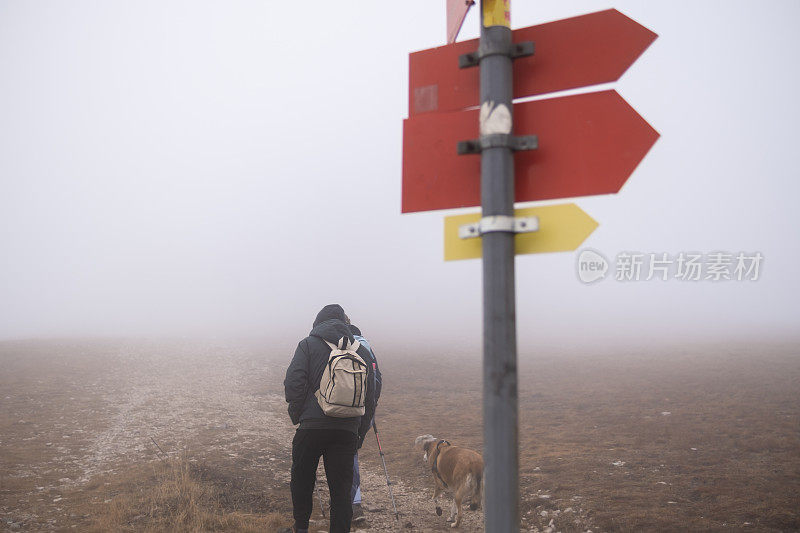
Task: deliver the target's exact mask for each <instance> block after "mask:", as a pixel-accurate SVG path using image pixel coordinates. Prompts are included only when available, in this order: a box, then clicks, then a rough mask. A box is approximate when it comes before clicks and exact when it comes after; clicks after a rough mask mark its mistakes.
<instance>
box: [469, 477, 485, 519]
mask: <svg viewBox="0 0 800 533" xmlns="http://www.w3.org/2000/svg"><path fill="white" fill-rule="evenodd" d="M468 482H469V483H470V485H472V498H470V503H469V508H470V510H472V511H474V510H475V509H477V508H478V506H481V507H483V472H477V473H476V474H475V475H474V476H473V475H472V474H469V479H468Z"/></svg>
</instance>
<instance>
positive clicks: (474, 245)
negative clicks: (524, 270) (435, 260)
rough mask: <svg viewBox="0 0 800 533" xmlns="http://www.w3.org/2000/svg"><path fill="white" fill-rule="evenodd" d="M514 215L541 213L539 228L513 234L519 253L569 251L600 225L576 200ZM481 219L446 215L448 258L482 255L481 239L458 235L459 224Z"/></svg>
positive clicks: (445, 234)
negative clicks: (463, 237) (572, 202)
mask: <svg viewBox="0 0 800 533" xmlns="http://www.w3.org/2000/svg"><path fill="white" fill-rule="evenodd" d="M514 216H515V217H539V230H538V231H534V232H531V233H518V234H517V235H516V236H515V237H514V244H515V252H516V254H517V255H521V254H541V253H545V252H570V251H572V250H574V249H576V248H577V247H578V246H580V245H581V243H582V242H583V241H585V240H586V238H587V237H589V235H591V234H592V232H593V231H594V230H595V228H597V226H598V225H599V224H598V223H597V221H595V220H594V219H593V218H592V217H590V216H589V215H587V214H586V212H585V211H584V210H583V209H581V208H580V207H578V206H577V205H575V204H560V205H547V206H542V207H529V208H526V209H515V210H514ZM480 219H481V214H480V213H470V214H468V215H455V216H450V217H445V219H444V260H445V261H454V260H458V259H474V258H477V257H481V256H482V255H483V249H482V245H481V239H479V238H473V239H461V238H459V236H458V228H459V226H463V225H464V224H474V223H476V222H478V221H479V220H480Z"/></svg>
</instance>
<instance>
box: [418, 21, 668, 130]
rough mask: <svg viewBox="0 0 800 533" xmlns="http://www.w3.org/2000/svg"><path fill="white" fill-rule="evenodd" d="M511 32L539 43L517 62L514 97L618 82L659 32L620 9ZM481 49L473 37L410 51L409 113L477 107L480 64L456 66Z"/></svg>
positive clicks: (516, 38)
mask: <svg viewBox="0 0 800 533" xmlns="http://www.w3.org/2000/svg"><path fill="white" fill-rule="evenodd" d="M511 33H512V40H513V42H514V43H520V42H523V41H533V42H534V43H535V46H536V53H535V54H534V55H532V56H526V57H520V58H518V59H516V60H515V61H514V64H513V72H514V80H513V97H514V98H523V97H526V96H534V95H537V94H547V93H552V92H556V91H563V90H566V89H574V88H577V87H586V86H589V85H597V84H599V83H611V82H614V81H617V80H618V79H619V78H620V77H621V76H622V74H624V73H625V71H626V70H628V67H630V66H631V65H632V64H633V63H634V62H635V61H636V59H637V58H638V57H639V56H640V55H641V54H642V53H643V52H644V51H645V50H646V49H647V47H648V46H650V43H652V42H653V41H654V40H655V39H656V37H657V35H656V34H655V33H653V32H651V31H650V30H648V29H647V28H645V27H644V26H641V25H640V24H638V23H637V22H635V21H633V20H631V19H629V18H628V17H626V16H625V15H623V14H622V13H620V12H619V11H617V10H615V9H609V10H606V11H600V12H597V13H590V14H588V15H582V16H579V17H573V18H568V19H564V20H558V21H555V22H548V23H547V24H540V25H538V26H530V27H528V28H521V29H518V30H514V31H513V32H511ZM477 49H478V40H477V39H473V40H471V41H462V42H460V43H455V44H450V45H446V46H440V47H438V48H430V49H428V50H423V51H421V52H415V53H413V54H410V55H409V61H408V66H409V74H408V78H409V94H408V96H409V101H408V114H409V116H410V117H413V116H415V115H417V114H419V113H426V112H431V111H457V110H459V109H465V108H467V107H474V106H477V105H478V104H479V98H478V71H477V69H459V68H456V66H457V65H458V61H459V57H460V56H461V55H463V54H471V53H474V52H475V51H476V50H477Z"/></svg>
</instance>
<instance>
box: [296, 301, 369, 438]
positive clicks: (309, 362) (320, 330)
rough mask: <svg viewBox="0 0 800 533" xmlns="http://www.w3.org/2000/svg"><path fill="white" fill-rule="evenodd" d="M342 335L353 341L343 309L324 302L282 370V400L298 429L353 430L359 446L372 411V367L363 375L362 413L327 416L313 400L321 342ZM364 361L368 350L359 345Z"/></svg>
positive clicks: (323, 360) (322, 359)
mask: <svg viewBox="0 0 800 533" xmlns="http://www.w3.org/2000/svg"><path fill="white" fill-rule="evenodd" d="M342 337H345V338H347V340H349V341H350V342H353V340H354V339H353V335H352V333H351V332H350V328H349V327H348V325H347V317H346V315H345V313H344V309H342V306H340V305H339V304H331V305H326V306H325V307H323V308H322V311H320V312H319V313H318V314H317V318H316V320H314V327H313V328H312V329H311V333H309V335H308V337H306V338H305V339H303V340H301V341H300V343H299V344H298V345H297V349H296V350H295V352H294V357H293V358H292V362H291V364H290V365H289V368H288V369H287V370H286V379H285V380H284V381H283V387H284V392H285V395H286V401H287V402H289V417H290V418H291V419H292V423H293V424H297V423H299V424H300V429H344V430H347V431H352V432H353V433H357V434H358V436H359V446H360V443H361V442H362V441H363V439H364V436H365V435H366V434H367V432H368V431H369V428H370V421H371V420H372V417H373V415H374V412H375V384H374V382H375V380H374V378H373V375H372V374H373V370H372V368H371V365H367V366H368V367H369V375H368V376H367V377H368V379H367V396H366V403H365V408H366V413H365V414H364V416H361V417H353V418H337V417H333V416H327V415H325V413H323V412H322V408H321V407H320V406H319V403H318V402H317V398H316V396H314V393H316V391H317V390H318V389H319V382H320V379H322V373H323V371H324V370H325V366H326V365H327V364H328V356H329V355H330V353H331V349H330V347H328V345H327V344H325V341H329V342H332V343H334V344H336V343H338V342H339V339H341V338H342ZM356 353H358V354H359V355H360V356H361V357H362V358H363V359H364V361H370V360H371V358H370V356H369V351H368V350H367V348H366V347H364V346H361V347H359V348H358V350H357V352H356Z"/></svg>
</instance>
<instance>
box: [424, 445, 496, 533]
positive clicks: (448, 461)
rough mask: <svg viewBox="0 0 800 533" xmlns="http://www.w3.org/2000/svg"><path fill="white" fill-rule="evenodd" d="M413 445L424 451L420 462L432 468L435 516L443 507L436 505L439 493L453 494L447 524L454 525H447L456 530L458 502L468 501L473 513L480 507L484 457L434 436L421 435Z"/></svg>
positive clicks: (458, 522) (458, 520)
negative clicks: (423, 461)
mask: <svg viewBox="0 0 800 533" xmlns="http://www.w3.org/2000/svg"><path fill="white" fill-rule="evenodd" d="M414 445H415V447H416V448H418V449H421V450H424V451H425V455H424V457H423V459H424V460H425V462H427V463H428V465H429V466H430V468H431V474H432V475H433V483H434V489H433V503H434V505H435V506H436V514H437V515H439V516H441V515H442V508H441V507H439V502H438V498H439V494H441V493H442V491H448V492H452V493H453V506H452V507H451V508H450V518H448V519H447V521H448V522H453V523H452V524H450V526H451V527H458V526H459V525H460V524H461V502H463V501H464V499H465V498H469V500H470V506H469V508H470V509H472V510H473V511H474V510H475V509H478V508H479V507H480V506H481V500H482V499H483V457H481V455H480V454H479V453H478V452H475V451H473V450H469V449H467V448H460V447H458V446H453V445H452V444H450V443H449V442H447V441H446V440H444V439H437V438H436V437H434V436H433V435H420V436H419V437H417V439H416V440H415V441H414ZM454 520H455V521H454Z"/></svg>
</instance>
